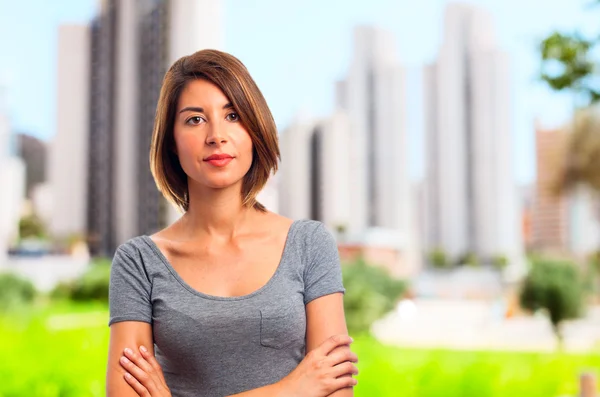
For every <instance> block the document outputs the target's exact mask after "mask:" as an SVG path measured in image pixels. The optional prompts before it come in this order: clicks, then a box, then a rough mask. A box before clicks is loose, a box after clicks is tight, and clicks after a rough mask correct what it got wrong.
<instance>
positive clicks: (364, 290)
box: [342, 258, 406, 334]
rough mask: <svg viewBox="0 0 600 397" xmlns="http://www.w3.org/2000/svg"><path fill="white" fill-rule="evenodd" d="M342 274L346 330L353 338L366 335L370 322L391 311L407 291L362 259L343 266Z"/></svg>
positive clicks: (404, 286)
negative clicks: (353, 335) (344, 289)
mask: <svg viewBox="0 0 600 397" xmlns="http://www.w3.org/2000/svg"><path fill="white" fill-rule="evenodd" d="M342 270H343V278H344V286H345V288H346V294H345V296H344V310H345V312H346V321H347V323H348V330H349V331H350V332H351V333H354V334H356V333H362V332H369V329H370V328H371V325H372V324H373V322H375V321H376V320H377V319H379V318H381V317H382V316H383V315H385V314H386V313H388V312H389V311H391V310H393V309H394V307H395V306H396V302H397V301H398V299H399V298H400V296H401V295H402V294H403V293H404V291H405V290H406V283H405V282H404V281H402V280H398V279H395V278H393V277H391V276H390V275H389V273H388V272H387V271H386V270H385V269H384V268H382V267H380V266H373V265H370V264H367V263H366V262H365V261H364V259H362V258H361V259H358V260H356V261H354V262H352V263H348V264H345V265H344V266H343V267H342Z"/></svg>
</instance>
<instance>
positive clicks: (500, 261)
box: [492, 254, 508, 270]
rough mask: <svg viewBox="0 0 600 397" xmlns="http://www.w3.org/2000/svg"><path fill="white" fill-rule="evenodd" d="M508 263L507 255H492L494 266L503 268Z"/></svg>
mask: <svg viewBox="0 0 600 397" xmlns="http://www.w3.org/2000/svg"><path fill="white" fill-rule="evenodd" d="M507 265H508V258H507V257H506V255H502V254H498V255H494V256H493V257H492V266H494V268H496V269H498V270H503V269H504V268H505V267H506V266H507Z"/></svg>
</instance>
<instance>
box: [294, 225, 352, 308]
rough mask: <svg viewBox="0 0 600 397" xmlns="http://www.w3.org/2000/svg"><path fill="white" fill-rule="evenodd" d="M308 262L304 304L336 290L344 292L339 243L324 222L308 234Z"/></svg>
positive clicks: (305, 273)
mask: <svg viewBox="0 0 600 397" xmlns="http://www.w3.org/2000/svg"><path fill="white" fill-rule="evenodd" d="M306 249H307V251H308V252H307V258H308V260H307V264H306V267H305V269H304V304H305V305H306V304H308V303H309V302H311V301H313V300H315V299H317V298H320V297H322V296H325V295H330V294H333V293H336V292H341V293H344V292H345V289H344V286H343V283H342V268H341V265H340V255H339V253H338V249H337V243H336V241H335V238H334V237H333V235H332V234H331V233H330V232H329V231H328V230H327V229H326V228H325V225H323V223H321V222H318V223H317V226H316V227H315V228H314V230H312V232H311V234H310V236H308V244H307V247H306Z"/></svg>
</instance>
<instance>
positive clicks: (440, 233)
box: [424, 3, 522, 263]
mask: <svg viewBox="0 0 600 397" xmlns="http://www.w3.org/2000/svg"><path fill="white" fill-rule="evenodd" d="M508 61H509V59H508V56H507V54H505V53H504V52H503V51H501V50H500V49H499V48H498V47H497V45H496V43H495V40H494V31H493V23H492V18H491V16H490V15H489V14H488V13H487V12H485V11H483V10H481V9H479V8H477V7H475V6H472V5H468V4H463V3H459V4H450V5H449V6H448V7H447V8H446V12H445V22H444V39H443V43H442V46H441V48H440V51H439V56H438V59H437V61H436V62H435V63H434V64H433V65H430V66H428V67H427V68H426V69H425V73H424V80H425V81H424V87H425V100H426V104H425V108H426V130H427V144H426V147H427V188H426V189H427V220H426V223H427V225H426V229H427V230H426V245H427V246H428V248H429V249H433V248H441V249H443V250H444V251H446V253H447V254H448V255H450V256H451V257H453V258H456V257H459V256H461V255H463V254H465V253H475V254H477V255H478V256H480V257H481V258H483V259H489V258H492V257H494V256H496V255H506V256H508V257H509V258H510V259H511V261H512V262H515V263H516V262H519V261H520V259H521V253H522V241H521V237H520V235H521V233H520V229H519V214H518V208H517V203H516V199H517V198H516V193H517V189H516V185H515V183H514V180H513V172H512V157H511V113H510V93H509V88H508V86H509V84H507V81H508V80H509V66H508V63H509V62H508Z"/></svg>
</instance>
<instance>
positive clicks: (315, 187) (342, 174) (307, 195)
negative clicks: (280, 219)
mask: <svg viewBox="0 0 600 397" xmlns="http://www.w3.org/2000/svg"><path fill="white" fill-rule="evenodd" d="M349 128H350V125H349V120H348V117H347V116H346V115H345V114H344V113H343V112H336V113H334V114H333V115H332V116H330V117H328V118H324V119H321V120H317V121H308V120H303V119H298V120H297V121H296V122H294V123H292V125H291V126H290V127H289V128H288V129H287V130H286V131H284V133H283V134H282V136H281V140H280V141H281V166H280V167H281V170H280V172H279V174H278V177H279V179H278V182H279V210H280V212H281V214H282V215H285V216H288V217H290V218H293V219H314V220H319V221H321V222H323V223H325V224H326V225H327V226H328V227H330V228H331V229H336V228H339V227H341V228H344V229H347V228H348V227H349V226H350V225H351V224H352V223H353V221H352V216H353V214H352V212H351V209H350V205H351V196H350V195H351V174H350V173H351V170H350V156H349V139H348V138H349V136H348V134H349Z"/></svg>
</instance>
